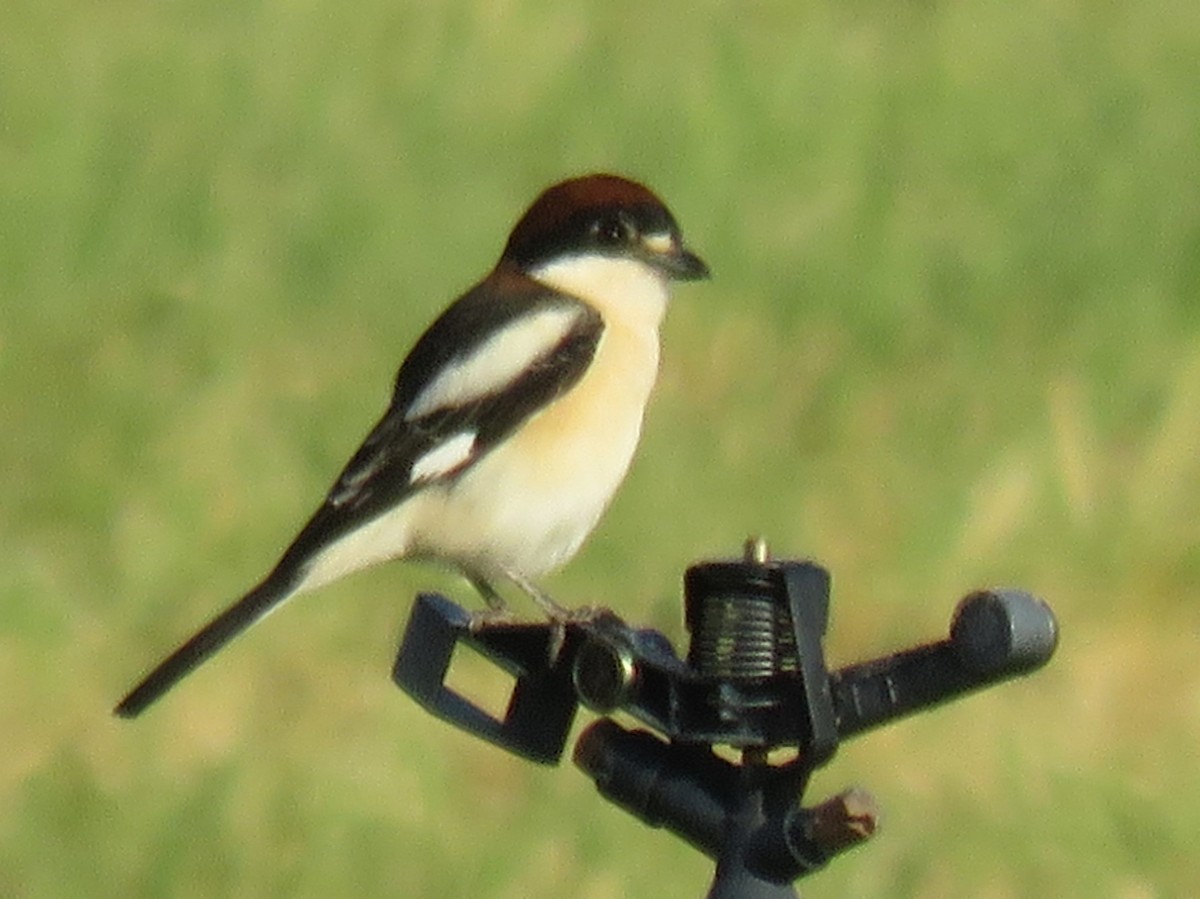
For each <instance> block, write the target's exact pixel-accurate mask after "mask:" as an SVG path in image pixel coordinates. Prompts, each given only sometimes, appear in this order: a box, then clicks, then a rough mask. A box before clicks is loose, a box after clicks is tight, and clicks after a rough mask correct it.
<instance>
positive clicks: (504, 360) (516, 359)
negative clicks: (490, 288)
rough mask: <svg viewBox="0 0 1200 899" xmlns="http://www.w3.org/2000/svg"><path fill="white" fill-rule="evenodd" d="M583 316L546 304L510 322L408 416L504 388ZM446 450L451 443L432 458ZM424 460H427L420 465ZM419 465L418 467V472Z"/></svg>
mask: <svg viewBox="0 0 1200 899" xmlns="http://www.w3.org/2000/svg"><path fill="white" fill-rule="evenodd" d="M579 315H580V310H579V309H572V308H559V309H543V310H542V311H540V312H537V313H535V314H533V315H528V316H525V317H524V318H520V319H517V320H516V321H514V322H512V323H510V324H508V325H507V326H505V327H504V328H502V329H501V330H499V331H497V332H496V333H495V334H493V335H492V336H491V337H490V338H488V339H487V340H485V341H484V342H483V343H481V344H480V345H479V346H478V347H476V349H475V351H474V352H473V353H471V355H469V356H467V357H465V358H463V359H458V360H455V361H453V362H451V363H450V364H449V365H447V366H446V367H445V368H444V369H442V371H440V372H438V373H437V374H436V375H434V377H433V378H432V379H430V381H429V383H428V384H427V385H426V386H425V388H424V389H423V390H422V391H421V392H420V393H419V394H417V398H416V399H415V400H413V402H412V405H411V406H409V407H408V409H407V410H406V411H405V413H404V419H405V420H406V421H412V420H413V419H415V418H420V417H421V416H423V415H428V414H429V413H430V412H436V411H438V410H439V409H452V408H454V407H456V406H461V405H464V404H465V403H469V402H471V401H472V400H477V399H479V398H480V397H483V396H487V395H488V394H489V393H495V392H497V391H498V390H502V389H503V388H504V387H506V386H508V385H509V384H511V383H512V382H513V381H515V380H516V379H517V378H519V377H520V376H521V375H522V374H524V373H525V371H526V370H527V369H528V368H529V366H530V365H531V364H532V363H533V361H534V360H535V359H537V358H538V357H539V356H542V355H544V354H545V353H546V352H548V351H549V350H550V349H551V348H552V347H554V345H555V344H557V343H558V342H559V341H560V340H562V339H563V337H565V336H566V334H567V332H568V331H569V330H570V329H571V326H572V325H574V324H575V322H576V320H577V319H578V317H579ZM458 439H459V438H458V437H456V438H454V440H458ZM473 439H474V435H472V440H473ZM444 449H446V444H443V445H442V446H440V447H438V449H436V450H434V451H433V452H431V453H430V454H429V456H427V457H426V458H430V457H433V456H435V455H436V454H438V453H441V452H442V451H443V450H444ZM460 461H461V460H460ZM424 462H425V459H422V460H421V461H420V463H418V464H423V463H424ZM416 470H417V469H416V466H414V467H413V472H414V475H415V473H416Z"/></svg>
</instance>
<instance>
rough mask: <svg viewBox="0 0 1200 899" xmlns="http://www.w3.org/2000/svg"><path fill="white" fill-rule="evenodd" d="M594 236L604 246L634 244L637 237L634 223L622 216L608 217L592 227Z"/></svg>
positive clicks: (599, 220)
mask: <svg viewBox="0 0 1200 899" xmlns="http://www.w3.org/2000/svg"><path fill="white" fill-rule="evenodd" d="M592 236H593V237H595V238H596V241H597V242H598V243H600V244H601V245H603V246H609V247H612V246H618V245H620V244H623V243H632V242H633V239H634V238H635V237H636V236H637V229H636V228H634V226H633V223H632V222H630V221H629V220H628V219H627V218H625V217H624V216H621V215H606V216H605V217H604V218H602V219H598V220H597V221H596V222H595V223H594V224H593V225H592Z"/></svg>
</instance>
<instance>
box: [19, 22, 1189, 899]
mask: <svg viewBox="0 0 1200 899" xmlns="http://www.w3.org/2000/svg"><path fill="white" fill-rule="evenodd" d="M0 35H3V37H2V38H0V304H2V305H0V311H2V318H0V410H2V413H3V425H4V427H3V430H2V432H0V491H2V492H0V496H3V503H0V683H2V684H4V688H5V689H4V699H3V701H0V733H3V734H4V735H5V738H4V742H5V751H4V752H3V753H0V895H5V896H8V895H12V896H31V897H35V896H37V897H40V896H82V895H88V896H105V895H114V896H116V895H120V896H154V895H171V896H193V895H194V896H213V895H247V896H260V895H287V896H305V895H312V896H318V895H320V896H326V895H347V894H350V895H364V896H373V895H414V896H416V895H420V896H460V895H486V896H523V897H537V896H551V895H562V894H564V893H566V894H570V895H577V896H581V897H588V899H592V897H594V899H602V897H615V896H625V895H656V896H666V897H669V896H681V897H682V896H694V895H698V894H700V893H702V892H703V889H704V887H705V884H706V883H707V882H708V878H709V875H710V866H709V865H708V864H707V863H706V862H705V861H704V860H703V859H701V858H699V857H698V856H696V855H695V854H694V853H693V852H692V851H691V850H688V849H685V848H683V847H681V846H680V845H678V844H677V843H676V841H674V840H673V839H672V838H670V837H668V836H666V835H664V834H661V833H658V832H653V833H650V832H646V831H645V830H644V829H643V828H642V826H641V825H639V824H637V823H636V822H634V821H632V820H631V819H629V818H627V817H625V816H624V815H623V814H621V813H619V812H617V811H615V810H613V809H610V808H608V807H606V806H605V805H604V804H603V803H601V802H599V801H597V800H596V799H595V798H594V795H593V791H592V788H591V787H590V785H589V784H588V783H587V782H586V781H585V779H584V778H583V777H582V776H581V775H580V774H578V773H577V772H574V771H573V770H572V769H570V768H569V767H567V768H562V769H555V770H534V769H532V768H530V767H528V766H526V765H523V764H521V763H519V762H516V761H514V760H511V759H508V758H506V757H504V756H502V755H501V754H500V753H499V752H497V751H495V750H491V749H489V748H487V747H483V746H479V745H476V744H473V743H471V742H470V741H468V740H467V739H466V738H464V737H462V736H460V735H457V734H455V733H453V732H451V731H449V730H447V729H446V728H445V727H443V726H441V725H439V724H436V723H434V722H432V721H430V720H428V719H427V718H426V717H425V716H424V715H423V713H421V712H420V711H419V710H418V709H417V708H416V707H415V706H414V705H413V704H412V703H411V702H409V701H408V700H406V699H405V698H404V697H403V696H401V695H400V694H398V693H397V692H396V691H395V690H394V689H393V688H391V687H390V686H389V683H388V681H387V678H386V671H387V666H388V665H389V663H390V655H391V653H392V651H393V649H394V642H395V636H396V635H397V634H398V632H399V628H400V626H401V622H402V620H403V618H404V616H405V614H406V611H407V608H408V602H409V601H408V597H409V596H411V594H412V593H413V592H414V591H415V590H416V589H419V588H424V587H428V586H433V587H442V588H452V587H453V586H454V585H453V582H450V581H447V580H446V579H445V578H442V577H441V576H439V575H438V574H436V573H435V572H431V571H429V570H426V569H420V568H414V567H407V566H389V567H387V568H385V569H383V570H379V571H374V572H370V573H366V574H363V575H361V576H358V577H356V578H354V579H352V580H351V581H350V582H348V583H345V584H340V585H337V586H334V587H332V588H329V589H327V590H325V591H323V593H322V594H321V595H320V596H319V597H313V598H311V599H306V600H305V601H303V602H300V603H297V604H296V605H295V606H293V607H290V608H288V610H287V611H286V612H285V613H283V614H281V615H279V616H277V617H274V618H272V620H271V621H270V623H269V624H268V625H265V626H264V627H263V628H262V629H261V630H256V631H255V632H253V633H252V635H250V636H248V637H247V638H246V639H245V640H244V641H240V642H239V643H238V644H237V645H236V646H235V647H233V648H231V649H230V650H229V651H228V652H226V653H224V654H223V655H222V656H221V657H220V659H219V660H218V661H216V662H215V663H214V664H212V665H211V667H209V668H207V669H206V670H205V671H203V672H202V673H201V674H199V675H197V676H196V677H195V678H193V679H191V680H189V682H188V683H187V685H186V686H185V687H184V688H182V689H181V690H180V692H179V693H178V694H175V695H173V696H172V697H171V698H170V700H169V701H167V702H165V703H164V704H163V705H162V706H161V707H160V708H156V709H155V711H154V713H153V714H152V715H149V716H148V717H147V718H146V719H145V720H143V721H139V722H138V723H136V724H133V725H129V724H124V723H118V722H116V721H114V720H112V719H111V718H110V717H109V716H108V709H109V708H110V707H111V705H112V703H113V701H114V700H115V699H116V698H118V696H119V695H120V694H121V692H122V690H123V689H124V688H125V687H127V686H128V685H129V683H130V681H131V680H132V679H133V677H135V676H136V674H137V673H138V672H139V671H141V670H142V668H143V666H145V665H147V664H149V663H150V662H151V661H152V660H153V659H154V658H155V657H156V655H157V654H158V653H159V652H160V651H162V650H164V649H166V648H167V647H168V646H170V645H171V644H172V643H173V642H174V641H176V640H177V639H179V638H180V637H182V636H183V635H185V634H186V633H187V632H188V631H189V630H190V628H192V627H193V626H194V625H195V624H197V623H198V622H200V621H201V620H202V619H204V618H206V617H207V616H208V615H209V614H210V613H211V612H213V611H214V610H215V609H216V608H218V607H219V606H220V605H222V604H223V603H224V602H226V601H228V600H229V599H230V598H231V597H233V596H234V595H236V594H237V593H238V592H239V591H240V590H241V589H242V588H244V587H245V586H247V585H248V584H250V583H251V582H253V581H254V580H255V579H257V577H258V576H260V575H261V573H262V572H263V571H264V570H265V569H266V567H267V566H269V565H270V564H271V563H272V562H273V561H274V558H275V555H276V553H277V552H278V550H279V549H280V548H281V547H282V545H283V544H284V543H285V542H286V540H287V539H288V537H289V536H290V535H291V533H292V532H293V530H294V528H295V527H296V526H297V525H298V524H299V523H300V521H301V520H302V518H303V517H304V516H305V515H306V514H307V513H308V512H309V511H310V509H311V507H312V506H313V504H314V503H315V502H316V501H317V500H318V498H319V497H320V496H321V494H322V493H323V491H324V489H325V487H326V486H327V484H328V482H329V481H330V479H331V478H332V477H333V475H334V474H335V473H336V471H337V469H338V467H339V465H340V464H341V462H342V461H343V460H344V458H345V457H346V456H347V455H348V453H349V452H350V451H351V450H352V449H353V448H354V446H355V445H356V444H357V442H358V440H359V439H360V438H361V436H362V435H363V434H364V433H365V431H366V429H367V428H368V427H369V426H370V424H371V423H372V421H373V420H374V418H375V416H376V415H377V414H378V412H379V411H380V409H381V408H382V406H383V404H384V402H385V401H386V397H387V391H388V387H389V383H390V379H391V377H392V375H393V373H394V369H395V367H396V365H397V364H398V362H399V360H400V358H401V357H402V355H403V353H404V351H405V350H406V349H407V347H408V346H409V345H410V343H411V341H412V340H413V339H414V338H415V337H416V335H417V334H418V333H419V331H420V329H421V328H422V326H423V325H424V324H425V323H426V322H427V321H428V320H429V318H430V317H431V316H432V315H433V314H434V312H435V311H436V310H437V309H439V308H440V307H441V306H442V305H443V304H444V303H445V302H446V301H447V300H448V299H449V298H450V297H452V296H453V295H455V294H456V293H457V292H458V291H459V290H461V289H462V288H464V287H466V286H467V285H468V283H469V282H470V281H471V280H472V279H473V278H474V277H475V276H477V275H478V274H479V273H482V272H483V271H484V270H485V269H486V268H487V267H488V266H489V265H490V264H491V262H492V261H493V259H494V257H495V255H496V254H497V253H498V252H499V249H500V246H501V244H502V241H503V238H504V235H505V234H506V233H507V229H508V227H509V226H510V225H511V223H512V221H513V219H514V217H515V216H516V215H517V214H519V212H520V211H521V209H522V208H523V207H524V204H526V203H527V202H528V201H529V199H530V198H531V197H532V196H533V195H534V194H535V193H536V192H537V190H539V189H540V188H541V187H542V186H544V185H545V184H547V183H549V182H550V181H552V180H555V179H557V178H559V177H562V176H565V175H568V174H572V173H578V172H582V171H588V170H594V169H606V170H616V171H621V172H625V173H628V174H632V175H634V176H637V177H640V178H642V179H644V180H646V181H647V182H648V183H650V184H651V185H653V186H654V187H655V188H656V189H657V190H659V191H660V192H661V193H662V194H663V195H664V196H665V197H666V198H667V199H668V201H669V202H670V204H671V206H672V208H673V209H674V211H675V212H676V214H677V216H678V217H679V218H680V220H681V221H682V223H683V225H684V227H685V230H686V232H687V234H688V235H689V237H690V240H691V242H692V243H693V244H694V246H695V247H696V248H697V249H698V250H700V251H701V252H702V253H703V254H704V255H705V257H706V258H707V259H708V260H709V261H710V263H711V264H712V265H713V268H714V270H715V272H716V278H715V279H714V281H712V282H711V283H710V284H707V285H704V286H701V287H696V288H688V289H687V290H686V291H682V292H681V295H680V296H679V298H678V301H677V302H676V303H675V304H674V306H673V309H672V311H671V316H670V318H669V321H668V324H667V327H666V333H665V335H664V339H665V360H664V368H663V374H662V382H661V385H660V390H659V393H658V395H657V398H656V400H655V403H654V405H653V408H652V410H651V414H650V418H649V421H648V427H647V433H646V436H645V440H644V442H643V445H642V449H641V451H640V454H639V457H638V461H637V463H636V465H635V468H634V470H633V472H632V474H631V476H630V479H629V481H628V482H627V485H626V488H625V489H624V490H623V491H622V493H621V494H620V495H619V497H618V499H617V501H616V502H615V504H614V506H613V508H612V509H611V511H610V513H609V514H608V516H607V517H606V519H605V521H604V523H603V525H602V527H601V528H600V529H599V530H598V531H597V533H596V535H595V536H594V537H593V539H592V541H591V542H590V543H589V545H588V546H587V548H586V550H585V551H584V552H583V553H582V554H581V556H580V557H579V558H578V559H577V560H576V561H575V562H574V563H573V564H572V565H571V566H570V567H569V568H568V569H567V570H566V571H565V572H564V573H562V574H561V575H559V576H557V577H556V578H555V579H554V581H553V582H552V583H551V585H550V586H551V587H552V588H553V589H554V590H555V592H556V593H557V594H559V595H561V596H562V597H563V598H565V599H569V600H571V601H572V602H580V603H582V602H587V601H599V602H606V603H611V604H613V605H614V606H617V607H619V608H620V609H622V610H624V611H625V612H626V613H628V615H629V616H630V618H632V619H634V620H645V621H649V622H652V623H655V624H656V625H658V626H660V627H662V628H664V629H666V630H667V631H668V632H669V633H672V634H674V635H676V636H679V634H680V631H681V628H680V625H679V622H678V611H677V593H678V583H679V573H680V571H681V570H682V568H683V567H684V566H685V565H687V564H688V563H689V562H690V561H692V560H694V559H697V558H701V557H707V556H712V555H727V554H730V553H733V552H736V550H737V547H738V545H739V543H740V541H741V539H742V538H743V537H744V536H745V535H746V534H747V533H750V532H765V533H766V534H768V535H769V536H770V537H771V539H772V542H773V545H774V547H775V548H776V550H777V551H778V552H780V553H783V554H790V555H811V556H814V557H816V558H819V559H821V560H822V561H823V562H825V563H826V564H827V565H828V566H829V567H830V568H831V569H832V570H833V573H834V577H835V590H836V593H835V606H834V621H833V630H832V633H831V636H830V653H831V655H832V657H833V659H834V660H835V661H838V662H848V661H851V660H853V659H855V658H859V657H866V656H870V655H875V654H878V653H879V652H883V651H886V650H888V649H890V648H893V647H895V646H898V645H902V644H907V643H910V642H913V641H915V640H919V639H924V638H926V637H932V636H936V635H937V634H939V633H941V632H942V630H943V628H944V627H945V623H946V620H947V618H948V615H949V611H950V609H951V607H952V606H953V603H954V602H955V600H956V599H957V597H958V596H960V595H962V594H963V593H965V592H967V591H968V590H969V589H971V588H973V587H975V586H978V585H981V584H996V583H1015V584H1020V585H1022V586H1025V587H1027V588H1029V589H1032V590H1034V591H1035V592H1038V593H1040V594H1042V595H1044V596H1045V597H1046V598H1048V599H1049V600H1051V601H1052V602H1053V604H1054V606H1055V608H1056V610H1057V611H1058V614H1059V617H1060V620H1061V623H1062V629H1063V642H1062V645H1061V647H1060V651H1059V654H1058V656H1057V658H1056V659H1055V661H1054V663H1053V664H1052V665H1051V667H1050V668H1048V669H1047V670H1046V671H1044V672H1042V673H1039V674H1038V675H1037V676H1036V677H1035V678H1032V679H1030V680H1028V681H1026V682H1022V683H1020V684H1016V685H1011V686H1008V687H1005V688H1003V689H1000V690H997V691H994V692H993V693H991V694H988V695H982V696H979V697H976V698H973V699H971V700H970V701H968V702H964V703H962V704H960V705H957V706H955V707H953V708H949V709H946V710H944V711H941V712H939V713H937V714H934V715H929V716H925V717H922V718H920V719H916V720H913V721H910V722H906V723H903V724H901V725H899V726H896V727H895V728H892V729H890V730H888V731H886V732H881V733H878V734H873V735H871V736H869V737H866V738H864V739H862V740H860V741H858V742H856V743H852V744H849V745H847V746H845V747H843V749H842V750H841V753H840V755H839V757H838V758H837V759H836V760H835V762H834V763H833V764H832V765H831V767H830V768H829V769H827V770H826V771H824V772H822V774H821V775H820V777H819V779H818V782H817V784H816V785H815V789H816V790H821V789H824V790H826V791H832V790H835V789H837V788H840V787H841V786H843V785H845V784H846V783H849V782H858V783H861V784H864V785H866V786H868V787H869V788H871V789H872V790H873V791H874V792H875V793H876V794H877V795H878V796H879V797H880V799H881V801H882V803H883V806H884V808H885V811H886V819H885V829H884V830H883V832H882V833H881V834H880V835H879V836H878V837H877V838H876V840H875V841H874V842H873V843H872V844H871V845H869V846H868V847H866V848H863V849H862V850H859V851H858V852H857V853H855V854H853V855H851V856H848V857H846V858H845V859H843V860H839V861H838V862H837V863H836V864H835V865H833V866H832V867H831V868H830V869H829V870H827V871H825V872H823V873H821V874H819V875H818V876H816V877H815V878H813V879H812V881H811V882H809V883H808V884H806V885H805V891H806V894H807V895H812V896H861V897H871V896H888V897H894V896H919V897H940V896H963V895H972V896H985V897H1010V896H1042V895H1062V896H1096V895H1100V896H1114V897H1139V899H1141V897H1158V896H1183V895H1189V894H1190V891H1191V890H1192V889H1193V888H1194V885H1195V883H1196V877H1197V870H1196V866H1195V863H1194V860H1193V859H1192V855H1193V849H1194V843H1195V838H1196V834H1197V833H1200V813H1198V812H1197V811H1196V808H1195V803H1194V797H1195V796H1197V795H1200V775H1198V774H1197V772H1196V765H1195V752H1196V746H1197V745H1198V741H1200V661H1197V653H1196V651H1195V646H1196V640H1197V636H1198V634H1200V611H1198V610H1197V604H1196V599H1197V592H1198V588H1200V549H1198V546H1200V525H1198V522H1200V454H1198V453H1197V451H1196V447H1197V446H1198V445H1200V299H1198V298H1200V155H1198V154H1197V151H1196V147H1197V146H1198V145H1200V94H1198V93H1197V89H1196V87H1197V85H1200V11H1197V9H1196V7H1195V6H1194V4H1191V3H1185V2H1182V0H1151V2H1149V3H1141V4H1135V3H1131V2H1114V3H1108V4H1091V5H1085V4H1078V3H1070V2H1066V0H1016V2H1011V3H999V2H995V0H967V2H964V3H960V4H953V5H950V4H937V3H922V4H901V5H897V4H892V3H872V2H860V3H852V4H832V3H829V4H809V5H805V6H801V7H797V6H796V5H795V4H790V3H779V2H775V3H772V2H763V3H757V4H750V5H741V4H733V3H722V2H715V0H714V2H709V3H706V4H702V5H700V6H698V7H697V6H685V5H683V4H659V5H652V4H635V3H629V2H616V3H610V4H605V5H603V6H600V5H596V6H594V7H593V6H592V5H588V4H579V3H551V2H548V0H528V2H512V3H508V4H490V3H476V4H449V3H429V4H414V3H400V4H383V3H365V4H360V5H357V6H355V7H354V8H353V9H349V8H343V7H340V6H338V5H336V4H332V3H328V2H323V0H308V2H304V3H282V2H277V0H276V2H266V0H264V2H257V3H230V2H225V3H221V2H217V3H211V2H210V3H203V4H202V3H195V2H188V0H181V2H176V3H170V4H155V3H148V2H144V0H125V2H120V3H115V4H105V5H103V6H96V5H94V4H84V3H79V2H73V0H50V2H46V3H41V4H33V3H29V2H27V0H14V2H9V3H6V4H4V5H3V6H2V7H0ZM814 795H815V794H814Z"/></svg>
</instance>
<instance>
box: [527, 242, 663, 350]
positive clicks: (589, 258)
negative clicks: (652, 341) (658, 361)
mask: <svg viewBox="0 0 1200 899" xmlns="http://www.w3.org/2000/svg"><path fill="white" fill-rule="evenodd" d="M529 277H531V278H533V279H534V280H535V281H540V282H541V283H542V284H545V285H546V286H547V287H551V288H553V289H554V290H557V291H561V292H562V293H565V294H568V295H570V296H573V297H578V298H579V299H581V300H583V301H584V302H586V303H588V304H589V305H591V306H594V307H595V308H596V309H597V310H598V311H599V312H600V314H601V315H602V316H603V317H604V319H605V320H606V321H618V322H623V323H626V324H627V325H630V326H632V327H633V328H635V329H639V330H640V329H642V328H648V329H650V330H651V331H654V332H657V331H658V326H659V325H660V324H661V323H662V320H663V316H664V315H665V314H666V312H667V300H668V298H669V296H670V294H669V291H668V289H667V278H666V276H665V275H663V274H662V273H661V272H659V271H656V270H655V269H653V268H651V267H650V266H649V265H647V264H646V263H644V262H640V261H639V260H637V259H617V258H613V257H612V256H602V255H600V254H598V253H583V254H579V255H573V256H565V257H563V258H561V259H555V260H554V261H552V262H548V263H545V264H543V265H539V266H536V267H535V268H533V269H531V270H530V271H529Z"/></svg>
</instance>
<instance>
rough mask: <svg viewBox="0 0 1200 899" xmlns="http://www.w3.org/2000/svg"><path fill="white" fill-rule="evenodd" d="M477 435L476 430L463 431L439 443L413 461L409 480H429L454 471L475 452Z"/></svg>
mask: <svg viewBox="0 0 1200 899" xmlns="http://www.w3.org/2000/svg"><path fill="white" fill-rule="evenodd" d="M477 436H478V435H477V434H476V432H475V431H463V432H462V433H459V434H455V435H454V436H453V437H451V438H450V439H448V440H445V441H443V442H442V443H439V444H438V445H437V446H436V447H434V448H433V449H431V450H430V451H429V452H427V453H426V454H425V455H423V456H422V457H421V458H419V459H417V461H416V462H414V463H413V466H412V469H411V471H410V472H409V478H408V482H409V483H410V484H416V483H419V482H421V481H429V480H432V479H433V478H438V477H441V476H442V475H444V474H448V473H450V472H452V471H454V469H456V468H458V467H459V466H460V465H462V464H463V463H464V462H466V461H467V460H469V459H470V458H471V455H472V454H473V453H474V452H475V438H476V437H477Z"/></svg>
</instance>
